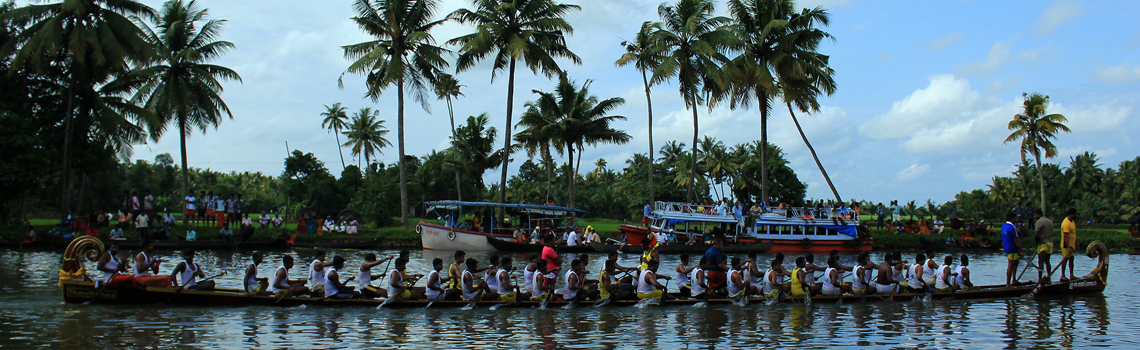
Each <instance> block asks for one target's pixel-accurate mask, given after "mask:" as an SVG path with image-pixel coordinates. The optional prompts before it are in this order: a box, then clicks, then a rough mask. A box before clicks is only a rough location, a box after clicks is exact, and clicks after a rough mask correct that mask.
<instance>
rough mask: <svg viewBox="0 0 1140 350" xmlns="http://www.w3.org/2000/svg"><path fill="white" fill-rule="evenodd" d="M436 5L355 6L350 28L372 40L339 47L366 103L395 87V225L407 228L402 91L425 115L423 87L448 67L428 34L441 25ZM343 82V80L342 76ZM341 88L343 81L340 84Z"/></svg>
mask: <svg viewBox="0 0 1140 350" xmlns="http://www.w3.org/2000/svg"><path fill="white" fill-rule="evenodd" d="M438 5H439V2H438V0H394V1H393V0H379V1H375V2H373V1H371V0H356V1H355V2H354V3H353V11H354V12H356V17H353V18H352V20H353V22H356V25H357V26H358V27H360V29H361V30H363V31H364V32H365V33H367V34H368V35H370V36H372V37H373V38H374V39H375V40H369V41H365V42H362V43H358V44H353V45H347V46H343V47H342V48H343V49H344V57H345V58H347V59H349V60H351V61H352V64H351V65H349V66H348V69H347V70H345V73H353V74H361V75H365V76H366V77H367V79H366V81H365V83H366V84H367V86H368V97H370V98H372V100H373V101H376V100H378V99H379V98H380V94H381V93H383V91H384V90H385V89H387V88H389V87H391V86H392V85H395V86H396V101H397V102H396V142H397V143H398V144H399V150H400V161H399V164H400V224H401V225H402V226H403V227H404V228H408V179H407V171H406V169H405V166H404V163H405V161H404V159H405V153H404V146H405V145H406V143H405V142H404V90H405V89H407V90H410V91H409V92H411V94H412V99H414V100H415V101H416V102H419V103H420V106H421V107H422V108H423V109H424V110H425V111H429V112H430V109H429V106H428V100H427V96H428V92H429V89H428V84H435V82H436V81H437V80H438V75H439V74H440V73H442V70H443V68H446V67H447V65H448V63H447V60H445V59H444V58H443V54H444V53H446V52H447V50H444V49H443V48H441V47H439V46H437V45H436V43H435V38H434V37H432V35H431V30H432V29H435V27H436V26H438V25H440V24H441V23H443V21H442V20H435V10H436V8H437V7H438ZM342 78H343V76H342ZM342 83H343V81H342Z"/></svg>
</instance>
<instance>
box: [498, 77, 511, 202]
mask: <svg viewBox="0 0 1140 350" xmlns="http://www.w3.org/2000/svg"><path fill="white" fill-rule="evenodd" d="M510 70H511V72H510V76H509V77H508V78H507V128H506V129H503V172H502V176H500V177H499V184H500V185H501V186H502V187H503V188H502V190H501V191H499V203H506V202H507V168H508V167H509V166H510V165H511V136H512V135H514V132H513V131H512V130H514V129H512V128H511V117H512V113H514V101H515V59H514V57H511V67H510ZM506 216H507V212H506V211H504V210H502V209H500V210H499V220H500V222H502V220H503V219H505V218H506Z"/></svg>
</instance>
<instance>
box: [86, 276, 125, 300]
mask: <svg viewBox="0 0 1140 350" xmlns="http://www.w3.org/2000/svg"><path fill="white" fill-rule="evenodd" d="M118 275H119V273H118V272H116V273H114V274H112V275H111V278H115V276H118ZM110 284H111V279H107V280H106V281H103V285H101V286H99V289H98V290H96V291H95V295H92V296H91V302H94V301H95V299H98V298H99V293H102V292H103V289H105V288H107V285H110Z"/></svg>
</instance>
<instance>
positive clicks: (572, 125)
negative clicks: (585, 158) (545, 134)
mask: <svg viewBox="0 0 1140 350" xmlns="http://www.w3.org/2000/svg"><path fill="white" fill-rule="evenodd" d="M591 83H592V81H591V80H587V81H586V83H584V84H582V87H581V88H579V87H577V86H575V83H574V82H573V81H571V80H570V78H568V77H567V76H566V75H565V74H563V75H562V76H560V77H559V78H558V86H557V87H556V88H555V90H556V91H555V92H553V93H550V92H542V91H538V90H535V91H534V93H536V94H538V99H537V100H535V101H534V103H533V105H535V106H538V109H540V110H541V111H543V112H542V113H544V114H547V115H548V116H550V117H553V118H554V119H555V121H556V122H557V123H556V124H555V126H554V128H555V130H556V133H557V136H556V138H557V139H558V140H559V141H560V142H561V143H562V144H564V145H565V149H566V154H567V163H568V165H569V166H570V170H571V171H570V179H569V186H570V200H569V205H570V206H571V207H573V206H574V191H575V186H576V184H577V182H578V181H577V179H578V176H577V174H578V172H579V171H581V168H582V151H584V150H585V146H586V145H590V146H593V145H597V144H599V143H613V144H624V143H626V142H629V139H630V136H629V134H627V133H626V132H625V131H622V130H617V129H614V128H613V127H612V126H611V124H612V123H614V122H616V121H619V120H625V117H623V116H618V115H607V114H609V113H610V112H611V111H613V109H614V108H617V107H619V106H621V105H622V104H625V99H623V98H621V97H612V98H608V99H605V100H601V101H599V100H598V97H597V96H594V95H591V94H590V84H591ZM575 151H577V152H578V159H577V161H576V162H575V159H574V152H575Z"/></svg>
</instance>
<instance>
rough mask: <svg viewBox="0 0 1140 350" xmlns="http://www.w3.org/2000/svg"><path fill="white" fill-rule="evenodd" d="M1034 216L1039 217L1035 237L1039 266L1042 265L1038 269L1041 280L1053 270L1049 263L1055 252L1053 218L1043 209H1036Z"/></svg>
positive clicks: (1038, 276)
mask: <svg viewBox="0 0 1140 350" xmlns="http://www.w3.org/2000/svg"><path fill="white" fill-rule="evenodd" d="M1033 216H1036V217H1037V224H1036V225H1035V230H1034V231H1035V232H1036V235H1035V236H1034V238H1035V239H1036V241H1037V266H1038V267H1040V268H1039V269H1037V280H1038V281H1040V280H1041V278H1042V277H1047V276H1045V274H1046V273H1048V272H1049V271H1050V270H1053V266H1052V264H1051V263H1049V256H1050V255H1052V254H1053V220H1049V218H1047V217H1045V213H1042V212H1041V209H1037V210H1034V211H1033ZM1042 269H1044V270H1042Z"/></svg>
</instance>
